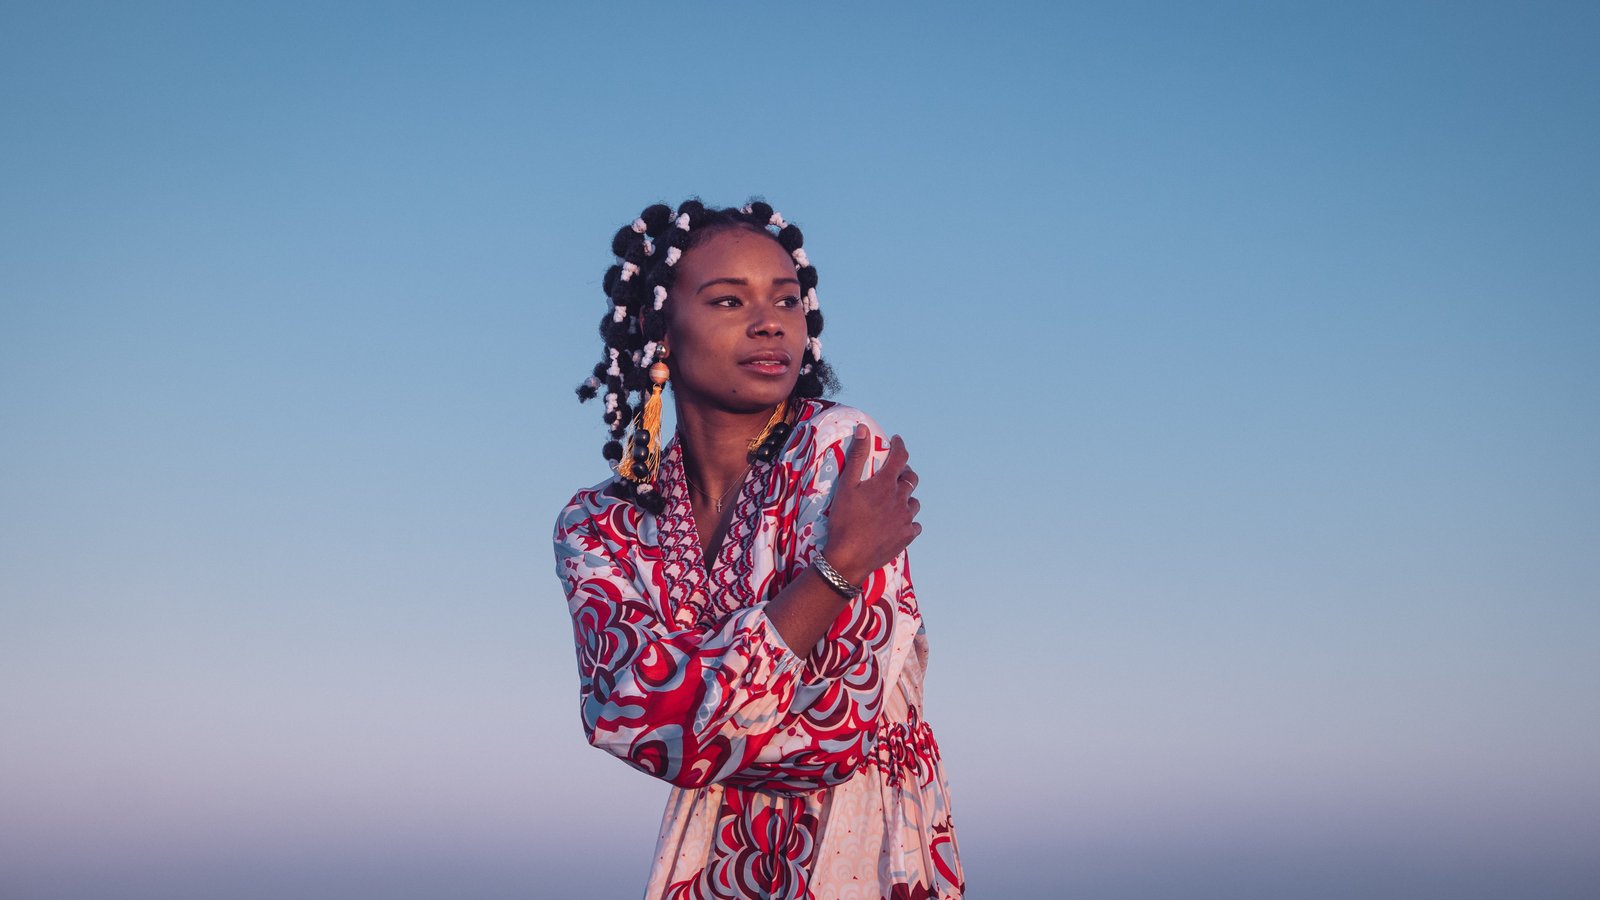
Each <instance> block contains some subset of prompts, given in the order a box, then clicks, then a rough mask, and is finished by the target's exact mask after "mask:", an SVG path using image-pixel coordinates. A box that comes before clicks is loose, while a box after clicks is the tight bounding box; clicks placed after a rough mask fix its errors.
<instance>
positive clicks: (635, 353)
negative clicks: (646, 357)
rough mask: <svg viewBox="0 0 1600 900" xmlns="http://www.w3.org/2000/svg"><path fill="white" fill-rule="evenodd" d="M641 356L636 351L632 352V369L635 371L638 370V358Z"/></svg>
mask: <svg viewBox="0 0 1600 900" xmlns="http://www.w3.org/2000/svg"><path fill="white" fill-rule="evenodd" d="M642 356H643V354H642V353H640V352H639V351H638V350H635V351H633V367H634V368H635V369H637V368H639V360H640V358H641V357H642Z"/></svg>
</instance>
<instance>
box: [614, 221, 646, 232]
mask: <svg viewBox="0 0 1600 900" xmlns="http://www.w3.org/2000/svg"><path fill="white" fill-rule="evenodd" d="M611 221H613V222H615V221H616V219H612V220H611ZM646 227H647V226H646V225H645V224H644V220H643V219H634V220H633V231H634V233H635V234H644V230H645V228H646Z"/></svg>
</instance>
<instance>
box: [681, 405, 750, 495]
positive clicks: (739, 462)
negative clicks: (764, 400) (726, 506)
mask: <svg viewBox="0 0 1600 900" xmlns="http://www.w3.org/2000/svg"><path fill="white" fill-rule="evenodd" d="M674 408H675V409H676V410H677V413H678V442H679V443H680V444H682V446H683V449H684V457H683V465H684V470H685V471H686V472H687V473H688V475H689V480H690V481H692V482H694V484H695V487H697V488H699V489H700V490H701V491H702V492H704V493H706V494H708V495H709V496H710V497H712V498H713V499H715V498H717V497H721V496H722V495H723V493H725V492H726V491H728V490H729V489H730V488H732V486H733V485H734V484H735V483H737V482H739V481H741V480H743V478H744V474H745V472H746V471H748V470H749V468H750V441H751V439H752V438H754V437H755V436H756V435H758V434H760V433H761V429H762V428H764V427H766V424H767V420H768V419H769V418H771V417H772V410H771V409H763V410H760V411H758V412H753V413H741V412H730V411H728V410H724V409H707V408H705V407H702V406H699V405H698V404H686V403H683V402H682V401H679V400H676V399H674Z"/></svg>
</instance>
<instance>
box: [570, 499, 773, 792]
mask: <svg viewBox="0 0 1600 900" xmlns="http://www.w3.org/2000/svg"><path fill="white" fill-rule="evenodd" d="M585 498H587V499H585ZM596 499H597V496H596V495H595V494H594V493H593V492H590V493H588V494H580V495H579V496H578V497H576V498H574V500H573V502H572V503H571V504H569V505H568V506H567V508H566V509H564V510H563V511H562V514H561V517H560V519H559V520H558V522H557V525H556V533H555V548H556V569H557V573H558V575H559V576H560V578H561V580H562V583H563V585H564V586H565V589H566V593H567V603H568V609H569V611H570V612H571V614H572V622H573V630H574V635H575V637H576V642H577V653H578V675H579V682H580V688H579V690H580V697H581V708H582V719H583V727H584V732H585V733H586V734H587V736H588V738H589V742H590V743H591V744H593V745H594V746H596V747H600V748H602V749H604V750H606V751H608V752H610V753H612V754H614V755H616V756H617V757H619V758H621V759H623V760H624V761H626V762H627V763H629V764H630V765H632V766H634V767H636V768H638V769H640V770H641V771H644V772H646V773H648V774H650V775H654V776H656V777H658V778H662V779H664V780H666V781H669V782H671V783H673V784H675V785H678V786H680V787H699V786H703V785H706V784H710V783H713V782H716V781H721V780H723V779H725V778H727V777H728V776H729V775H731V774H732V773H734V772H737V771H739V770H740V769H742V768H744V767H746V766H748V765H749V764H750V763H751V762H752V761H753V760H754V758H755V757H756V755H757V754H758V753H759V752H760V750H761V749H762V747H763V746H764V745H765V743H766V741H767V740H768V739H770V737H771V736H772V735H773V734H774V730H775V729H776V727H777V726H778V724H779V722H780V721H781V719H782V718H783V716H784V715H785V711H786V709H787V707H788V705H789V702H790V701H791V699H792V698H793V694H794V690H795V687H796V686H797V683H798V681H799V670H800V668H801V662H800V660H799V658H798V657H796V656H795V655H794V654H793V653H791V652H789V649H788V648H787V647H785V646H784V645H783V642H782V640H781V638H779V637H778V635H777V632H776V630H775V629H774V628H773V626H772V623H771V622H770V621H769V620H768V619H767V616H766V610H765V604H759V605H755V606H750V607H747V608H744V609H740V610H737V611H735V612H733V613H731V614H729V615H728V616H726V617H725V618H723V619H722V620H720V621H719V622H716V623H714V624H712V625H703V626H695V627H688V628H669V627H668V624H667V622H665V621H663V617H662V615H661V611H660V610H659V609H658V608H657V607H656V605H655V604H654V603H653V602H652V601H651V600H649V599H648V598H646V597H645V596H644V595H643V594H642V593H641V591H640V590H639V588H638V586H637V585H636V583H635V582H634V578H633V577H632V576H633V572H632V564H631V562H629V561H627V560H626V559H625V558H623V559H619V558H618V557H616V556H613V555H612V547H614V546H616V545H617V542H618V541H619V540H625V537H624V536H625V534H626V533H628V532H629V531H630V530H631V529H621V528H616V527H615V526H616V520H617V517H618V516H619V515H626V513H619V512H618V511H617V509H616V507H615V506H612V508H611V509H609V510H604V511H603V510H602V509H601V508H598V507H599V504H597V503H596V502H595V501H596ZM633 515H637V514H636V513H633ZM635 527H636V523H635ZM607 529H610V530H611V531H612V533H610V534H607V535H605V536H604V537H602V531H604V530H607Z"/></svg>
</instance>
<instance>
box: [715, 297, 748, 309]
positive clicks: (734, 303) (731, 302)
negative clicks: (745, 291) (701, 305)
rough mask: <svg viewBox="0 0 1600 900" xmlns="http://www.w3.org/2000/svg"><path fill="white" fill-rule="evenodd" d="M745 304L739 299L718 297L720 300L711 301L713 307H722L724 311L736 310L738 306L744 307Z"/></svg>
mask: <svg viewBox="0 0 1600 900" xmlns="http://www.w3.org/2000/svg"><path fill="white" fill-rule="evenodd" d="M743 302H744V301H742V300H740V299H739V298H738V297H733V296H728V297H718V298H716V299H714V300H712V301H711V305H712V306H720V307H722V308H723V309H734V308H736V307H738V306H741V305H743Z"/></svg>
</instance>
